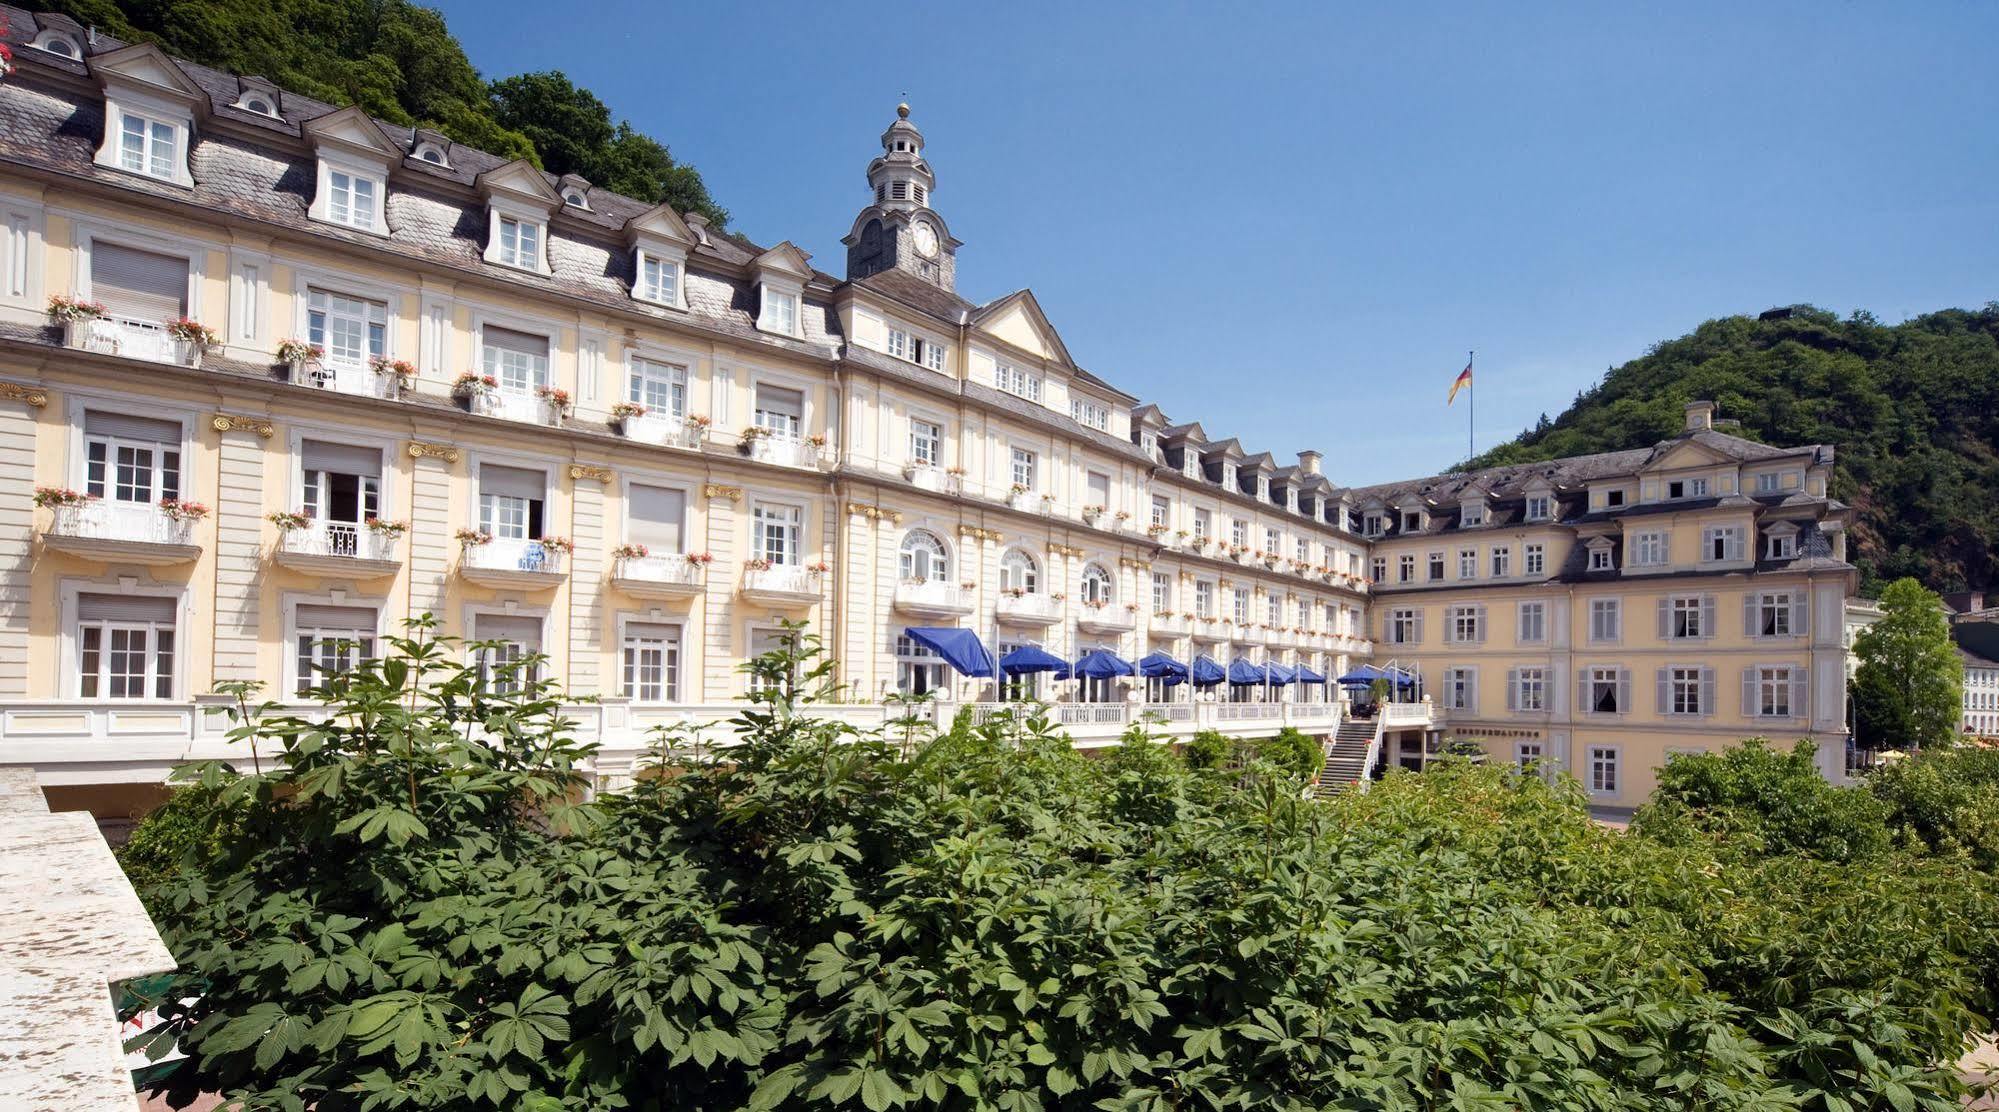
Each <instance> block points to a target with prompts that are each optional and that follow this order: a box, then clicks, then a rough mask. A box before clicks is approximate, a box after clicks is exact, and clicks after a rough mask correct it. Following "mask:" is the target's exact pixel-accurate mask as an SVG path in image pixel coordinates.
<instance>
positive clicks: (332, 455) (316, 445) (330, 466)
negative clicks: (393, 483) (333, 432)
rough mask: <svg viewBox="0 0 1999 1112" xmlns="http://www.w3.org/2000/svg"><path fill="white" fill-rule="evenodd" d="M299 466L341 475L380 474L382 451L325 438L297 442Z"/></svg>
mask: <svg viewBox="0 0 1999 1112" xmlns="http://www.w3.org/2000/svg"><path fill="white" fill-rule="evenodd" d="M299 466H300V467H301V468H302V469H304V470H306V471H334V472H338V473H340V474H342V475H373V476H377V477H379V476H380V475H381V474H382V451H381V449H379V448H364V447H361V446H360V445H358V444H335V443H332V442H331V441H326V440H305V441H301V442H300V443H299Z"/></svg>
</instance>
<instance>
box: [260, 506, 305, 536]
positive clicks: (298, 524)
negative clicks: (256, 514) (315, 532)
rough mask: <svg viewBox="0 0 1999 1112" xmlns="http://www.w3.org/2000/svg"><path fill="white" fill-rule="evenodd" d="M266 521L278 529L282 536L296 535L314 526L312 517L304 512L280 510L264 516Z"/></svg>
mask: <svg viewBox="0 0 1999 1112" xmlns="http://www.w3.org/2000/svg"><path fill="white" fill-rule="evenodd" d="M264 520H266V521H268V522H270V523H271V524H272V525H275V526H277V527H278V532H279V533H280V534H284V533H296V532H298V531H299V530H300V529H305V528H309V527H310V526H311V525H312V515H311V514H308V513H306V512H305V511H304V510H279V511H277V512H276V513H269V514H265V515H264Z"/></svg>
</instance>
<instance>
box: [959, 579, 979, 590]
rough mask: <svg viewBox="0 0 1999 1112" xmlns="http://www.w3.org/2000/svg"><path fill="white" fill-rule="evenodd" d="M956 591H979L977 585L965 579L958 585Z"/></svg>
mask: <svg viewBox="0 0 1999 1112" xmlns="http://www.w3.org/2000/svg"><path fill="white" fill-rule="evenodd" d="M958 589H959V590H961V591H976V590H978V589H979V585H978V584H977V583H975V582H973V581H972V580H970V579H967V580H964V581H963V582H961V583H959V584H958Z"/></svg>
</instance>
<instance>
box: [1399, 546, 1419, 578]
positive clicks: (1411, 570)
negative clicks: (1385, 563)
mask: <svg viewBox="0 0 1999 1112" xmlns="http://www.w3.org/2000/svg"><path fill="white" fill-rule="evenodd" d="M1415 579H1416V557H1415V556H1414V555H1413V554H1411V553H1407V552H1405V553H1403V554H1402V556H1401V558H1399V559H1398V560H1396V562H1395V581H1396V582H1398V583H1412V582H1414V581H1415Z"/></svg>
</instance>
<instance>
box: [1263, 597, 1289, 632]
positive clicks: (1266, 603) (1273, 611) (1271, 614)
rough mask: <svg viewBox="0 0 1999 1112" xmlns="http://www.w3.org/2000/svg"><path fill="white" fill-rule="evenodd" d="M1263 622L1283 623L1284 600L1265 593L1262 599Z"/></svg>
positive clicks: (1270, 623) (1266, 623)
mask: <svg viewBox="0 0 1999 1112" xmlns="http://www.w3.org/2000/svg"><path fill="white" fill-rule="evenodd" d="M1263 624H1264V625H1268V626H1281V625H1283V624H1284V600H1283V599H1281V598H1278V597H1277V596H1276V595H1266V596H1264V599H1263Z"/></svg>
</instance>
